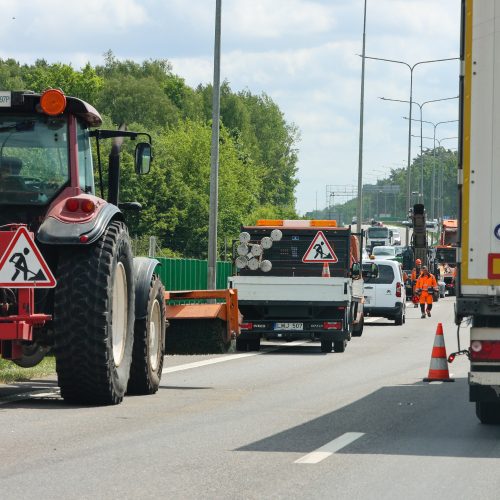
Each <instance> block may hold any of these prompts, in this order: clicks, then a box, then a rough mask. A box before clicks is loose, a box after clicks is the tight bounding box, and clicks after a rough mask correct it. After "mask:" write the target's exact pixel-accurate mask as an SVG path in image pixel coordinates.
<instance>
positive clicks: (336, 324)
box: [323, 321, 342, 330]
mask: <svg viewBox="0 0 500 500" xmlns="http://www.w3.org/2000/svg"><path fill="white" fill-rule="evenodd" d="M323 330H342V321H323Z"/></svg>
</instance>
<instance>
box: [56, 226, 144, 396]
mask: <svg viewBox="0 0 500 500" xmlns="http://www.w3.org/2000/svg"><path fill="white" fill-rule="evenodd" d="M134 317H135V316H134V279H133V259H132V250H131V247H130V239H129V236H128V232H127V229H126V227H125V225H124V223H123V222H118V221H113V222H111V223H110V224H109V226H108V227H107V228H106V230H105V232H104V234H103V235H102V236H101V238H100V239H99V240H98V241H97V242H96V243H95V244H93V245H91V246H87V247H80V248H74V247H72V248H68V249H67V250H66V251H64V252H63V253H62V254H61V256H60V259H59V266H58V284H57V288H56V291H55V304H54V331H55V355H56V369H57V376H58V381H59V387H60V388H61V395H62V397H63V398H64V399H65V400H66V401H67V402H69V403H74V404H89V405H112V404H118V403H120V402H121V401H122V399H123V396H124V394H125V391H126V389H127V383H128V379H129V374H130V364H131V362H132V348H133V341H134Z"/></svg>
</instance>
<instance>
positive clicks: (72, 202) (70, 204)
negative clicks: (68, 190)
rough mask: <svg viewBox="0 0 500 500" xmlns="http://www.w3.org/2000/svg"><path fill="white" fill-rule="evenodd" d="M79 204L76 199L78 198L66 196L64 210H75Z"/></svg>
mask: <svg viewBox="0 0 500 500" xmlns="http://www.w3.org/2000/svg"><path fill="white" fill-rule="evenodd" d="M79 206H80V202H79V201H78V198H68V199H67V200H66V210H67V211H68V212H76V211H77V210H78V207H79Z"/></svg>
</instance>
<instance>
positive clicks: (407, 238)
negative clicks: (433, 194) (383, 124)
mask: <svg viewBox="0 0 500 500" xmlns="http://www.w3.org/2000/svg"><path fill="white" fill-rule="evenodd" d="M414 67H415V66H412V67H411V68H410V114H409V120H408V165H407V171H406V184H407V187H406V217H408V214H409V213H410V198H411V174H410V170H411V104H412V100H413V68H414ZM405 227H406V231H405V232H406V241H407V243H406V244H408V241H410V228H409V227H408V226H405Z"/></svg>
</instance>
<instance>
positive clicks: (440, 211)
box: [412, 120, 458, 219]
mask: <svg viewBox="0 0 500 500" xmlns="http://www.w3.org/2000/svg"><path fill="white" fill-rule="evenodd" d="M451 121H452V122H453V121H456V120H451ZM412 137H419V136H418V135H412ZM423 138H424V139H430V140H432V141H434V146H435V144H436V142H437V143H438V144H439V148H440V149H441V143H442V142H443V141H451V140H454V139H458V137H443V138H441V139H436V136H435V135H434V137H426V136H424V137H423ZM435 151H436V148H435V147H434V158H435V154H436V153H435ZM443 169H444V167H443V166H441V169H440V171H439V174H438V182H437V184H438V193H437V198H438V200H439V201H438V210H437V212H438V214H437V215H438V217H437V218H438V219H442V218H443V215H444V214H443V211H444V203H443V198H444V183H443V181H444V178H443Z"/></svg>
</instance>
